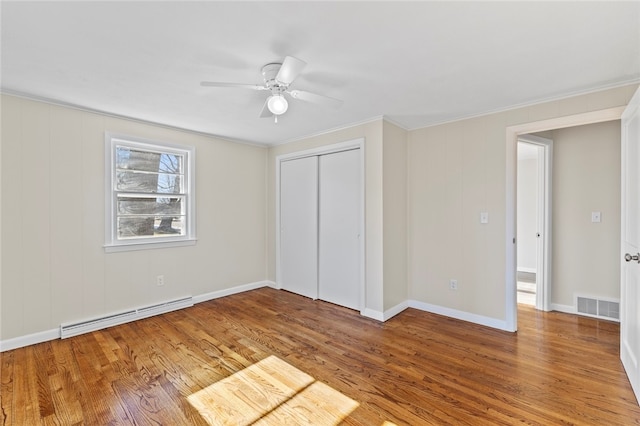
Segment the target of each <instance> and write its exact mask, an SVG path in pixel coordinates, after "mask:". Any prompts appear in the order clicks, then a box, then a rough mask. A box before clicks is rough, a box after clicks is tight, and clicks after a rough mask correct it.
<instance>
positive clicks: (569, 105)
mask: <svg viewBox="0 0 640 426" xmlns="http://www.w3.org/2000/svg"><path fill="white" fill-rule="evenodd" d="M636 88H637V85H630V86H625V87H619V88H615V89H610V90H605V91H601V92H595V93H590V94H585V95H581V96H576V97H572V98H568V99H562V100H558V101H552V102H547V103H542V104H538V105H532V106H528V107H523V108H518V109H513V110H509V111H504V112H499V113H495V114H489V115H485V116H482V117H477V118H472V119H467V120H460V121H456V122H452V123H447V124H442V125H439V126H432V127H428V128H425V129H419V130H414V131H411V132H409V149H408V158H409V182H408V184H409V188H410V189H409V212H408V216H409V223H408V226H409V234H410V240H409V276H410V282H409V292H410V293H409V296H410V298H412V299H413V300H415V301H417V302H420V303H424V304H428V305H429V306H436V307H439V308H443V309H445V310H447V312H458V313H459V312H462V313H464V314H465V315H466V317H468V318H474V319H478V318H480V319H484V320H487V321H484V322H485V323H491V320H494V319H495V320H497V321H496V322H495V324H497V325H500V324H502V325H505V326H506V323H505V321H507V312H506V306H507V305H506V292H505V289H506V273H505V272H506V271H507V263H506V262H507V253H506V245H505V242H506V241H507V235H506V203H507V199H506V198H507V182H506V176H507V169H506V167H507V158H506V153H507V149H506V133H507V131H506V129H507V127H510V126H516V125H521V124H526V123H533V122H538V121H543V120H549V119H553V118H558V117H563V116H571V115H576V114H580V113H586V112H590V111H600V110H604V109H608V108H613V107H619V106H624V105H627V103H628V102H629V100H630V99H631V96H632V95H633V93H634V92H635V90H636ZM481 211H487V212H489V218H490V219H489V223H488V224H485V225H481V224H480V223H479V217H478V216H479V213H480V212H481ZM554 229H557V227H555V226H554ZM450 278H455V279H457V280H458V282H459V289H458V291H450V290H448V281H449V279H450Z"/></svg>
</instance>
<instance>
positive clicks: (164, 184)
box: [116, 170, 183, 194]
mask: <svg viewBox="0 0 640 426" xmlns="http://www.w3.org/2000/svg"><path fill="white" fill-rule="evenodd" d="M116 190H117V191H131V192H145V193H152V194H155V193H160V194H181V193H182V192H183V191H182V176H180V175H170V174H156V173H146V172H134V171H125V170H118V171H117V172H116Z"/></svg>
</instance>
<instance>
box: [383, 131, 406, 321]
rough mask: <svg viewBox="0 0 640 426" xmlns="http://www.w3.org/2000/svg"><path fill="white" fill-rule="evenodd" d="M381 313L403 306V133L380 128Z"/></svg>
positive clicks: (404, 215)
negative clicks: (382, 250)
mask: <svg viewBox="0 0 640 426" xmlns="http://www.w3.org/2000/svg"><path fill="white" fill-rule="evenodd" d="M382 164H383V185H384V187H383V224H384V225H383V226H384V228H383V232H384V235H383V241H384V253H383V256H384V310H385V311H386V310H389V309H392V308H394V307H395V306H397V305H399V304H402V303H403V302H406V300H407V299H408V296H409V287H408V278H407V273H408V271H407V233H408V229H407V228H408V227H407V131H406V130H403V129H401V128H399V127H398V126H396V125H394V124H391V123H389V122H387V121H385V122H384V124H383V163H382Z"/></svg>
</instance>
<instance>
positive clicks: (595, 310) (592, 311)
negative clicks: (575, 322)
mask: <svg viewBox="0 0 640 426" xmlns="http://www.w3.org/2000/svg"><path fill="white" fill-rule="evenodd" d="M576 308H577V309H576V310H577V312H578V313H579V314H583V315H587V316H590V317H596V318H603V319H609V320H615V321H620V302H619V301H612V300H601V299H595V298H592V297H584V296H577V297H576Z"/></svg>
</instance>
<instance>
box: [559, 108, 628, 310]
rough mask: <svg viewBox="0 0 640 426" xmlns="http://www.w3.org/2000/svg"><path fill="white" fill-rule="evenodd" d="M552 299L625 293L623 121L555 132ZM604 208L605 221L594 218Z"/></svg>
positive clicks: (568, 301)
mask: <svg viewBox="0 0 640 426" xmlns="http://www.w3.org/2000/svg"><path fill="white" fill-rule="evenodd" d="M553 141H554V142H553V143H554V159H553V180H554V182H553V213H552V214H553V243H552V244H553V245H552V247H553V248H552V253H553V277H552V291H551V302H552V304H560V305H568V306H571V305H573V304H574V299H573V298H574V294H575V293H580V294H586V295H591V296H597V297H602V298H613V299H619V297H620V121H618V120H616V121H610V122H605V123H599V124H591V125H586V126H578V127H569V128H566V129H559V130H554V131H553ZM594 211H599V212H601V215H602V222H600V223H592V222H591V212H594Z"/></svg>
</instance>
